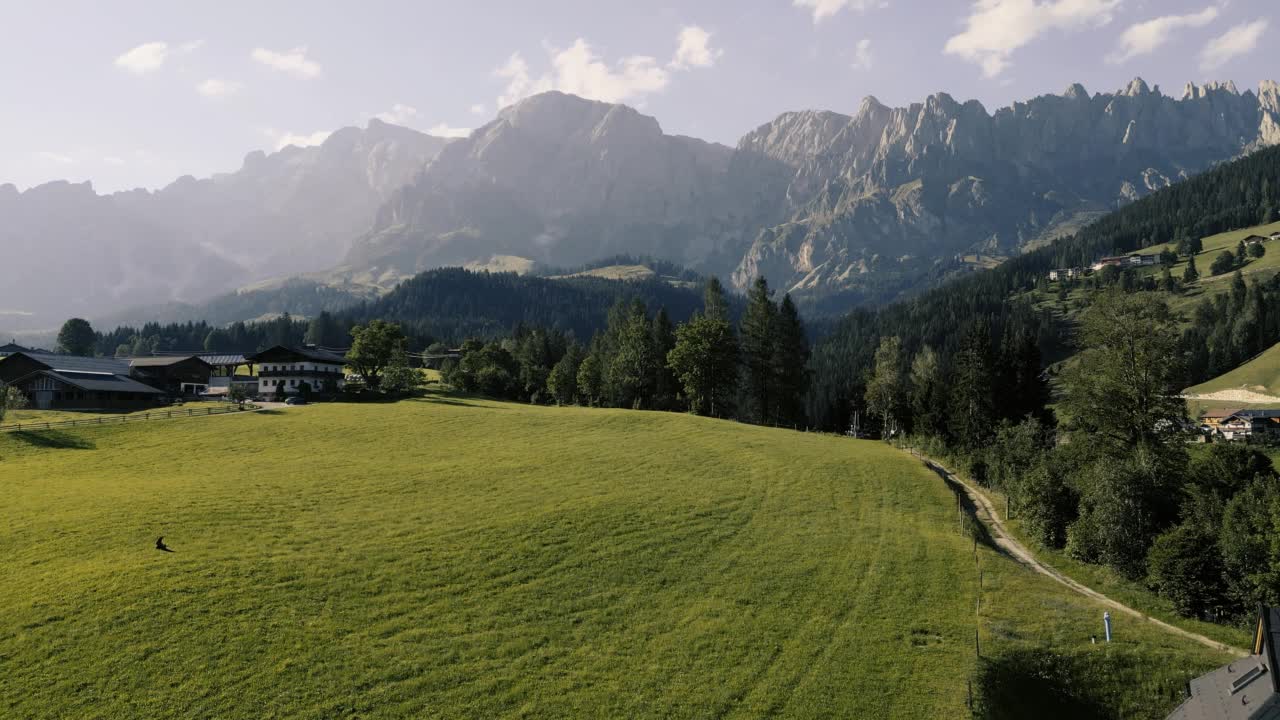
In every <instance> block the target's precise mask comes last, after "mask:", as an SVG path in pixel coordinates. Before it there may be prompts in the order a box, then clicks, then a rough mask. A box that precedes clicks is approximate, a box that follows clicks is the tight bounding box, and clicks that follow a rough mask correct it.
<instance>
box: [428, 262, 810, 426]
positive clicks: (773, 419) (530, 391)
mask: <svg viewBox="0 0 1280 720" xmlns="http://www.w3.org/2000/svg"><path fill="white" fill-rule="evenodd" d="M462 350H463V354H462V357H461V358H460V359H459V360H457V361H456V362H452V361H451V362H449V363H447V365H446V367H445V368H444V379H445V381H446V382H448V383H449V384H451V385H453V386H454V387H456V388H458V389H460V390H463V391H465V392H474V393H481V394H485V395H489V396H492V397H498V398H505V399H511V400H521V401H525V402H532V403H558V404H574V403H576V404H580V405H589V406H596V407H623V408H634V409H652V410H689V411H692V412H696V413H699V414H702V415H710V416H715V417H725V418H738V419H743V420H747V421H750V422H755V423H762V424H783V425H789V426H795V427H802V426H804V425H805V423H806V417H805V409H804V404H803V402H802V398H803V397H804V396H805V394H806V392H807V390H808V383H809V374H808V369H807V363H808V359H809V343H808V340H807V338H806V335H805V330H804V324H803V321H802V320H801V318H800V314H799V312H798V311H797V310H796V307H795V304H794V303H793V302H792V301H791V297H790V295H785V296H783V298H782V300H781V301H780V302H778V301H775V300H774V299H773V293H772V292H771V291H770V290H769V286H768V283H766V282H765V281H764V279H763V278H761V279H760V280H758V281H757V282H756V283H755V285H754V286H753V287H752V289H751V292H750V293H749V294H748V297H747V302H746V307H745V309H744V310H743V312H742V318H741V321H740V322H738V323H737V324H736V325H735V323H734V321H733V317H732V313H731V306H730V303H729V299H728V297H727V294H726V293H725V291H724V288H723V287H722V286H721V284H720V282H719V281H718V280H717V279H715V278H712V279H711V280H709V281H708V282H707V285H706V287H705V289H704V292H703V307H702V309H701V310H700V311H695V312H694V313H693V314H692V316H691V317H690V318H689V319H688V321H687V322H682V323H678V324H677V323H673V322H672V320H671V317H670V315H669V314H668V313H667V310H666V308H664V307H661V306H659V307H658V309H657V311H656V312H652V313H651V312H650V310H649V307H648V306H647V305H646V304H645V303H644V302H643V301H641V300H639V299H635V300H632V301H630V302H626V301H619V302H617V303H615V304H614V305H613V306H612V307H611V308H610V310H609V312H608V320H607V323H606V325H605V327H604V328H603V329H602V330H601V331H600V332H597V333H595V334H594V335H592V336H591V338H590V341H589V342H587V343H585V344H580V343H578V342H577V341H576V340H575V338H574V337H573V336H572V335H571V334H570V333H567V332H564V331H561V330H556V329H553V328H541V327H538V328H533V329H528V328H521V329H519V330H518V331H517V332H515V333H514V334H512V335H511V336H509V337H506V338H502V339H498V340H490V341H488V342H485V341H483V340H481V339H471V340H467V341H466V342H465V343H464V344H463V347H462Z"/></svg>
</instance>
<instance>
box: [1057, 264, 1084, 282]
mask: <svg viewBox="0 0 1280 720" xmlns="http://www.w3.org/2000/svg"><path fill="white" fill-rule="evenodd" d="M1082 277H1084V268H1082V267H1072V268H1058V269H1056V270H1050V271H1049V280H1050V281H1053V282H1057V281H1058V280H1075V279H1076V278H1082Z"/></svg>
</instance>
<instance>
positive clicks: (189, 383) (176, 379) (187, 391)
mask: <svg viewBox="0 0 1280 720" xmlns="http://www.w3.org/2000/svg"><path fill="white" fill-rule="evenodd" d="M212 374H213V366H211V365H210V364H209V363H207V362H205V361H204V360H201V359H200V358H198V357H196V356H194V355H190V356H187V357H140V358H130V359H129V375H130V376H132V377H134V378H136V379H138V380H141V381H142V382H145V383H147V384H148V385H151V386H152V387H156V388H160V389H161V390H164V391H165V392H166V393H168V394H169V395H173V396H180V395H199V394H201V393H204V392H205V391H207V390H208V389H209V377H210V376H211V375H212Z"/></svg>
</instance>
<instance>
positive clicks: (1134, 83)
mask: <svg viewBox="0 0 1280 720" xmlns="http://www.w3.org/2000/svg"><path fill="white" fill-rule="evenodd" d="M1117 94H1119V95H1124V96H1126V97H1142V96H1144V95H1150V94H1151V88H1149V87H1147V81H1146V80H1143V79H1142V78H1140V77H1136V78H1134V79H1133V80H1131V81H1129V85H1128V86H1127V87H1126V88H1125V89H1123V90H1121V91H1120V92H1119V93H1117Z"/></svg>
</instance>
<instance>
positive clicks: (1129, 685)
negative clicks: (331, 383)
mask: <svg viewBox="0 0 1280 720" xmlns="http://www.w3.org/2000/svg"><path fill="white" fill-rule="evenodd" d="M0 458H2V459H0V482H2V483H3V486H4V488H5V515H4V518H5V523H4V530H5V532H3V533H0V587H3V588H5V591H4V592H3V593H0V661H2V662H3V666H4V673H3V681H2V682H0V716H4V717H23V718H53V717H57V718H73V717H95V718H136V717H223V718H272V717H290V718H332V717H362V718H391V717H441V718H446V717H447V718H453V717H548V718H550V717H654V718H681V717H687V718H695V717H696V718H701V717H712V716H716V717H743V718H747V717H761V716H766V715H772V716H778V717H819V716H822V717H877V718H939V717H946V718H955V717H961V716H963V715H965V714H966V704H967V697H968V692H969V685H968V683H969V682H970V681H971V680H973V681H974V682H975V685H974V692H975V694H976V695H977V696H978V700H979V701H981V702H985V703H987V704H988V706H990V707H992V708H993V710H992V716H994V717H1018V716H1020V713H1023V712H1025V711H1026V710H1027V708H1029V707H1038V708H1039V707H1041V706H1043V707H1042V709H1040V710H1039V711H1038V715H1039V716H1040V717H1073V718H1077V717H1121V716H1122V717H1138V718H1143V717H1151V718H1157V717H1163V715H1164V713H1165V712H1167V711H1168V709H1169V708H1170V707H1171V706H1172V705H1173V704H1175V703H1176V701H1177V700H1176V698H1177V694H1178V692H1179V688H1180V687H1181V686H1182V683H1183V682H1184V681H1185V679H1186V677H1187V676H1188V674H1189V673H1197V672H1199V671H1202V670H1204V669H1206V668H1208V667H1210V666H1213V665H1215V664H1218V663H1220V662H1222V660H1223V658H1222V656H1221V655H1219V654H1217V653H1215V652H1213V651H1210V650H1207V649H1204V648H1202V647H1200V646H1197V645H1192V644H1190V643H1188V642H1186V641H1183V640H1180V639H1175V638H1173V637H1170V636H1168V635H1166V634H1164V633H1162V632H1159V631H1158V630H1156V629H1155V628H1153V627H1151V626H1148V625H1145V624H1141V623H1137V622H1136V621H1131V620H1127V619H1118V620H1117V633H1118V636H1117V640H1118V641H1117V642H1116V643H1113V644H1111V645H1102V644H1098V645H1094V644H1091V643H1090V641H1089V637H1090V635H1097V634H1099V632H1100V622H1099V620H1100V616H1101V613H1102V608H1101V607H1100V606H1098V605H1096V604H1093V603H1092V602H1088V601H1086V600H1084V599H1083V598H1081V597H1079V596H1076V595H1073V594H1070V593H1069V592H1068V591H1066V590H1065V589H1063V588H1062V587H1061V586H1059V585H1057V584H1055V583H1054V582H1053V581H1051V580H1049V579H1047V578H1043V577H1041V576H1038V575H1034V574H1032V573H1031V572H1029V571H1027V570H1025V569H1024V568H1023V567H1022V566H1020V565H1017V564H1015V563H1014V562H1013V561H1012V560H1009V559H1008V558H1006V557H1005V556H1003V555H999V554H996V553H995V552H993V551H990V550H988V549H987V548H986V547H985V546H976V547H977V551H976V553H975V545H974V543H973V541H972V540H971V539H970V538H969V537H968V536H967V535H965V534H964V533H962V532H961V530H960V523H959V522H958V516H957V513H956V504H955V500H954V496H953V495H952V492H951V491H950V490H949V489H948V488H947V487H946V486H945V485H944V484H943V481H942V480H941V479H939V478H938V477H937V476H936V475H934V474H932V473H930V472H929V471H927V470H926V469H925V468H924V467H922V466H921V465H919V464H918V463H917V462H916V461H914V460H912V459H911V458H910V457H909V456H907V455H905V454H903V453H900V452H898V451H896V450H893V449H891V448H889V447H887V446H885V445H882V444H878V443H872V442H867V441H852V440H847V439H843V438H837V437H832V436H824V435H817V434H803V433H794V432H789V431H784V430H772V429H764V428H757V427H751V426H745V425H739V424H734V423H728V422H721V421H715V420H708V419H701V418H696V417H692V416H686V415H675V414H666V413H641V412H634V411H610V410H589V409H568V408H566V409H556V408H541V407H532V406H521V405H511V404H503V403H496V402H487V401H475V400H469V399H463V398H454V397H445V396H438V397H431V398H428V399H424V400H418V401H406V402H402V403H399V404H395V405H385V404H378V405H336V404H335V405H317V406H309V407H304V408H292V409H289V410H287V411H284V412H262V413H255V414H246V415H239V416H233V417H221V418H210V419H206V420H182V421H171V422H154V423H149V424H138V425H132V426H124V427H104V428H89V429H86V430H84V431H78V432H56V431H55V432H41V433H10V434H5V435H0ZM159 535H163V536H164V538H165V542H166V544H168V545H169V546H170V547H172V548H173V549H174V550H175V551H176V552H175V553H174V554H167V553H162V552H158V551H157V550H155V549H154V548H153V542H154V540H155V538H156V536H159ZM979 569H980V570H981V572H982V574H983V582H982V589H981V604H980V612H979V613H978V614H977V615H975V607H976V602H977V597H978V595H977V594H978V592H979V590H978V577H977V576H978V572H979ZM975 628H979V629H980V630H979V631H980V637H981V642H982V649H983V655H984V659H983V660H981V661H978V660H976V659H975V657H974V632H975ZM1048 700H1052V701H1053V702H1052V703H1051V704H1048V705H1045V703H1046V702H1047V701H1048Z"/></svg>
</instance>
